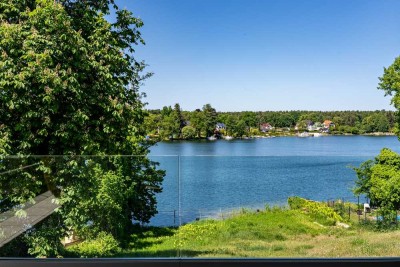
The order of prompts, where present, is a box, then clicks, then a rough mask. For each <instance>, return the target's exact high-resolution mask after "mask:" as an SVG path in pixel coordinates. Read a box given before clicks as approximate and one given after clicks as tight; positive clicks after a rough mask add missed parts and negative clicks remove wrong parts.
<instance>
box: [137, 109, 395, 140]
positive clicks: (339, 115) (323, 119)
mask: <svg viewBox="0 0 400 267" xmlns="http://www.w3.org/2000/svg"><path fill="white" fill-rule="evenodd" d="M396 118H397V117H396V113H395V112H394V111H386V110H376V111H258V112H252V111H242V112H218V111H216V109H215V108H213V107H212V106H211V105H210V104H206V105H204V106H203V108H202V109H196V110H194V111H183V110H182V109H181V108H180V105H179V104H175V106H174V107H173V108H172V107H171V106H165V107H163V109H158V110H147V116H146V118H145V121H144V128H145V132H146V133H147V138H148V139H154V140H157V141H163V140H202V139H208V140H217V139H226V140H231V139H248V138H269V137H277V136H299V137H319V136H324V135H367V136H391V135H395V133H394V129H395V124H396Z"/></svg>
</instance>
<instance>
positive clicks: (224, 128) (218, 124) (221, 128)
mask: <svg viewBox="0 0 400 267" xmlns="http://www.w3.org/2000/svg"><path fill="white" fill-rule="evenodd" d="M215 130H216V131H221V130H226V126H225V124H224V123H222V122H218V123H217V124H216V125H215Z"/></svg>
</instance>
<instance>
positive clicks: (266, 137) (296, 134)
mask: <svg viewBox="0 0 400 267" xmlns="http://www.w3.org/2000/svg"><path fill="white" fill-rule="evenodd" d="M299 134H300V133H283V134H275V135H265V136H264V135H261V136H260V135H258V136H251V137H231V138H230V139H229V140H225V138H224V137H222V138H218V139H215V140H208V139H207V138H206V137H202V138H195V139H179V138H174V139H168V140H167V139H164V140H159V142H171V141H188V142H190V141H210V142H213V141H217V140H224V141H232V140H250V139H270V138H276V137H299V138H318V137H327V136H376V137H382V136H396V135H395V134H394V133H391V132H374V133H363V134H351V133H329V134H328V133H323V134H320V133H314V132H309V133H308V134H309V136H299ZM314 134H319V135H318V136H314ZM150 138H151V139H153V140H157V137H150Z"/></svg>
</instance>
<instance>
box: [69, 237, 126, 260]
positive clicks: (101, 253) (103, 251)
mask: <svg viewBox="0 0 400 267" xmlns="http://www.w3.org/2000/svg"><path fill="white" fill-rule="evenodd" d="M67 250H68V251H69V252H71V253H72V254H74V255H75V256H78V257H88V258H94V257H112V256H114V255H115V254H117V253H119V252H120V247H119V243H118V241H117V240H115V238H114V237H113V236H112V235H111V234H108V233H105V232H100V233H99V234H98V235H97V237H96V238H95V239H88V240H85V241H83V242H82V243H79V244H77V245H74V246H71V247H69V248H68V249H67Z"/></svg>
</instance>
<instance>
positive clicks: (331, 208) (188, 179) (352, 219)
mask: <svg viewBox="0 0 400 267" xmlns="http://www.w3.org/2000/svg"><path fill="white" fill-rule="evenodd" d="M367 159H368V157H365V156H278V157H276V156H182V157H181V189H182V191H181V192H182V197H181V200H182V204H181V207H182V213H183V215H184V216H183V217H182V220H183V222H184V223H186V225H184V226H182V227H180V229H179V237H180V240H181V256H182V257H258V258H265V257H318V258H320V257H338V256H342V257H345V256H349V254H347V250H349V249H360V248H359V247H358V245H353V244H355V243H357V242H358V241H357V240H364V239H363V238H367V237H368V235H369V234H370V233H368V231H366V232H365V231H360V229H359V226H360V224H359V222H364V220H366V221H368V222H373V219H374V218H373V217H372V216H370V214H369V213H364V215H362V216H361V217H360V221H359V219H358V216H357V201H358V199H357V197H356V196H355V195H354V194H353V192H352V190H351V189H352V188H353V187H354V185H355V184H354V181H355V178H356V175H355V172H354V170H352V168H351V166H359V165H360V163H361V162H363V161H365V160H367ZM289 198H290V200H289ZM288 200H289V201H288ZM360 201H361V202H362V203H363V202H365V198H364V197H363V196H361V199H360ZM289 204H290V205H289ZM349 226H351V227H350V228H347V227H349ZM349 242H350V243H349ZM360 242H361V241H360ZM344 243H347V245H346V246H342V247H338V244H344ZM361 250H363V249H361ZM361 250H360V251H359V252H357V253H356V254H357V255H358V256H366V255H367V254H366V253H365V252H362V251H361ZM352 253H353V254H354V251H353V252H352Z"/></svg>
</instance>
